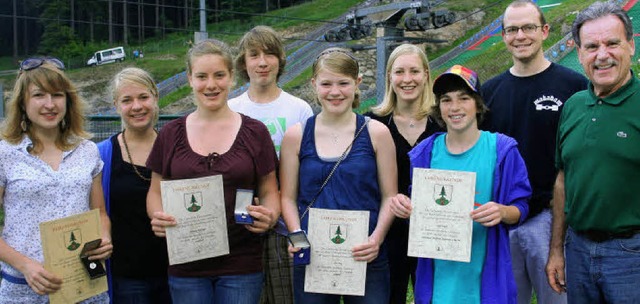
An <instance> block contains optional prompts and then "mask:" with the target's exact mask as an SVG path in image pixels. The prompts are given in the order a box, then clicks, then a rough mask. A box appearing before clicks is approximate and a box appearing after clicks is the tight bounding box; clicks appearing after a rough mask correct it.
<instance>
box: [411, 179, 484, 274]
mask: <svg viewBox="0 0 640 304" xmlns="http://www.w3.org/2000/svg"><path fill="white" fill-rule="evenodd" d="M475 188H476V173H475V172H464V171H449V170H436V169H424V168H415V169H414V170H413V181H412V191H411V203H412V205H413V206H412V207H413V211H412V212H411V218H410V222H409V248H408V251H407V255H409V256H413V257H420V258H432V259H441V260H450V261H459V262H469V261H470V260H471V237H472V234H473V220H472V219H471V216H470V215H469V213H471V211H473V202H474V200H475Z"/></svg>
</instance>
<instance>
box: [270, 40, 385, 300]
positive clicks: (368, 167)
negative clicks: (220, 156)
mask: <svg viewBox="0 0 640 304" xmlns="http://www.w3.org/2000/svg"><path fill="white" fill-rule="evenodd" d="M361 80H362V78H361V77H360V75H359V65H358V61H357V60H356V59H355V58H354V57H353V55H352V54H351V53H350V52H348V51H346V50H343V49H339V48H330V49H327V50H325V51H323V52H322V53H320V56H318V58H317V59H316V61H315V63H314V64H313V78H312V79H311V83H312V85H313V87H314V89H315V91H316V93H317V98H318V101H319V103H320V105H321V106H322V110H321V111H320V113H319V114H318V115H316V116H313V117H311V118H309V119H308V120H307V121H306V123H305V124H303V125H301V124H296V125H295V126H293V127H291V128H289V129H287V131H286V133H285V136H284V139H283V141H282V148H281V151H280V153H281V154H280V158H281V163H280V182H281V191H282V203H281V204H282V215H283V217H284V220H285V222H286V224H287V228H288V229H289V231H290V232H297V231H299V230H303V231H306V232H308V221H309V216H308V213H307V212H306V211H305V210H308V209H307V208H310V207H313V208H322V209H334V210H366V211H369V224H368V234H367V235H368V240H367V242H365V243H363V244H359V245H356V246H354V247H353V248H351V252H352V255H353V258H354V259H355V260H356V261H366V262H367V272H366V282H365V294H364V296H363V297H360V296H347V295H330V294H320V293H310V292H305V291H304V280H305V272H306V269H305V266H304V265H296V266H294V283H293V284H294V285H293V286H294V296H295V301H296V303H336V304H337V303H340V298H341V297H344V302H345V303H380V304H383V303H387V302H388V301H389V268H388V264H387V255H386V250H385V248H384V246H383V242H384V240H385V236H386V234H387V230H388V229H389V226H390V225H391V222H392V221H393V215H392V214H391V213H390V210H389V208H388V207H387V205H388V202H389V201H390V199H391V197H393V196H395V195H396V194H397V190H396V165H395V163H396V162H395V149H394V146H393V140H392V139H391V135H390V134H389V130H388V129H387V128H386V127H385V126H384V125H383V124H381V123H380V122H378V121H373V120H370V119H369V118H367V117H364V116H362V115H358V114H356V113H354V112H353V109H354V108H356V107H357V106H358V104H359V102H360V100H359V98H360V92H359V90H358V85H359V84H360V82H361ZM334 166H335V167H334ZM332 168H333V169H332ZM329 172H333V174H330V173H329ZM338 198H339V199H338ZM312 246H313V244H312ZM299 250H300V248H294V247H290V252H291V253H294V252H297V251H299Z"/></svg>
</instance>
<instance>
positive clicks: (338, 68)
mask: <svg viewBox="0 0 640 304" xmlns="http://www.w3.org/2000/svg"><path fill="white" fill-rule="evenodd" d="M321 69H326V70H328V71H330V72H332V73H336V74H340V75H345V76H348V77H351V78H353V80H355V81H356V82H357V80H358V76H359V75H360V65H359V64H358V60H357V59H356V58H355V57H354V56H353V54H351V52H349V51H347V50H346V49H343V48H337V47H333V48H328V49H326V50H324V51H322V53H320V55H318V58H316V61H315V62H314V63H313V75H312V76H311V77H312V78H316V77H318V73H320V70H321ZM360 95H361V94H360V88H359V87H357V86H356V90H355V94H354V97H353V104H351V107H352V108H354V109H355V108H357V107H358V106H360Z"/></svg>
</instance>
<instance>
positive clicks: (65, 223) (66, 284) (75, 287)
mask: <svg viewBox="0 0 640 304" xmlns="http://www.w3.org/2000/svg"><path fill="white" fill-rule="evenodd" d="M100 231H101V230H100V212H99V211H98V209H93V210H91V211H89V212H85V213H81V214H77V215H74V216H70V217H66V218H62V219H58V220H54V221H49V222H44V223H40V237H41V240H42V253H43V255H44V267H45V269H47V270H48V271H50V272H52V273H55V274H56V275H58V276H60V277H62V281H63V283H62V287H61V288H60V290H58V291H57V292H55V293H52V294H50V295H49V301H50V302H51V303H52V304H56V303H76V302H79V301H82V300H84V299H88V298H90V297H92V296H95V295H98V294H100V293H103V292H105V291H107V277H106V276H104V275H101V274H102V273H101V272H100V271H99V269H100V268H102V269H103V270H104V268H103V265H102V261H98V260H92V261H89V260H86V261H87V265H88V266H91V265H93V269H90V270H91V271H92V273H91V274H92V275H93V277H95V279H92V277H91V276H90V273H89V272H88V271H87V269H85V267H84V266H83V262H82V255H81V251H82V250H81V249H82V248H84V246H85V245H86V244H88V243H92V245H90V246H89V247H91V246H96V247H97V246H98V245H99V244H100ZM91 241H93V242H91ZM96 243H97V245H96Z"/></svg>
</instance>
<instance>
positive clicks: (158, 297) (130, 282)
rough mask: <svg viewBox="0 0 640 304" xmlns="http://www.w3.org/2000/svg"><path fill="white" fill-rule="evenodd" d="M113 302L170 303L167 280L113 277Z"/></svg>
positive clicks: (120, 303)
mask: <svg viewBox="0 0 640 304" xmlns="http://www.w3.org/2000/svg"><path fill="white" fill-rule="evenodd" d="M113 302H114V303H117V304H155V303H158V304H168V303H171V295H170V294H169V283H168V282H167V278H166V277H165V278H146V279H130V278H123V277H113Z"/></svg>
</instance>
